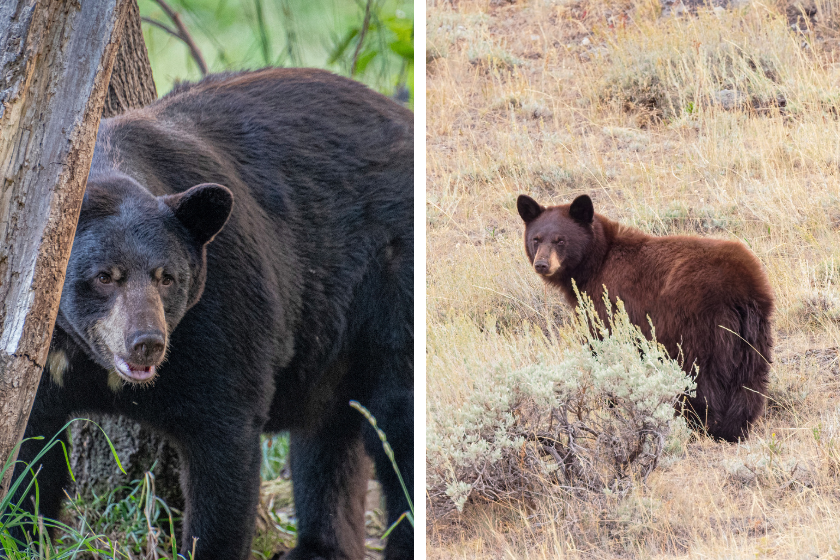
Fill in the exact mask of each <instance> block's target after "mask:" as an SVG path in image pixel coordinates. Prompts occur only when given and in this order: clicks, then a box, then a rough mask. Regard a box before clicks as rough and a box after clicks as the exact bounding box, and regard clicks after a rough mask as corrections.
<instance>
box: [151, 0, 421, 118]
mask: <svg viewBox="0 0 840 560" xmlns="http://www.w3.org/2000/svg"><path fill="white" fill-rule="evenodd" d="M139 6H140V15H141V16H142V17H143V35H144V38H145V41H146V46H147V48H148V50H149V58H150V60H151V64H152V70H153V72H154V77H155V85H156V86H157V90H158V93H159V94H160V95H163V94H165V93H166V92H168V91H169V90H170V89H172V85H173V84H174V83H175V82H176V81H178V80H198V79H200V78H201V76H202V69H201V67H200V63H199V62H197V61H196V57H195V56H194V55H193V54H191V49H190V47H189V46H188V44H187V42H185V41H184V40H182V39H181V38H179V37H176V36H175V35H176V34H177V32H178V27H177V24H176V22H174V21H173V19H172V18H171V17H170V15H169V14H167V9H166V8H167V7H169V8H171V10H172V11H174V12H175V13H177V14H178V17H179V19H180V21H181V23H183V26H184V28H186V30H187V31H188V34H189V36H190V38H191V40H192V41H193V43H194V44H195V46H196V48H197V50H198V51H199V52H200V53H201V55H202V57H203V59H204V61H205V63H206V67H207V71H209V72H211V73H212V72H222V71H226V70H245V69H254V68H261V67H264V66H310V67H314V68H323V69H326V70H330V71H332V72H335V73H337V74H341V75H343V76H352V77H353V78H355V79H357V80H359V81H361V82H363V83H365V84H367V85H368V86H370V87H372V88H373V89H376V90H377V91H379V92H381V93H383V94H385V95H389V96H392V97H394V98H395V99H397V100H399V101H401V102H404V103H407V104H408V105H409V106H412V105H413V99H414V63H413V60H414V5H413V2H412V1H410V0H355V1H353V0H166V1H165V2H159V1H158V0H139ZM164 27H166V28H168V30H165V29H164Z"/></svg>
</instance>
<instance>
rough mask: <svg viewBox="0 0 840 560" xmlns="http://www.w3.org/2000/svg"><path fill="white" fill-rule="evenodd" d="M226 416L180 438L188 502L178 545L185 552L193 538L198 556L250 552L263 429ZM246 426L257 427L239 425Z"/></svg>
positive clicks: (237, 559) (235, 556) (223, 557)
mask: <svg viewBox="0 0 840 560" xmlns="http://www.w3.org/2000/svg"><path fill="white" fill-rule="evenodd" d="M225 420H226V423H225V424H224V425H222V426H220V425H218V424H215V425H212V426H210V425H208V426H207V430H206V431H204V432H203V433H202V434H201V435H196V434H191V436H190V437H189V438H183V436H182V438H181V439H179V440H177V443H178V450H179V453H180V459H181V487H182V489H183V491H184V501H185V503H186V507H185V510H184V530H183V533H182V537H181V538H182V541H181V545H180V548H181V554H183V555H184V556H185V557H187V558H189V557H190V556H189V553H190V551H192V549H193V540H194V539H197V541H196V543H195V550H196V553H195V558H196V560H210V559H218V560H245V559H246V558H249V557H250V554H251V541H252V540H253V537H254V524H255V518H256V511H257V502H258V501H259V492H260V462H261V459H262V454H261V451H260V429H259V427H257V426H256V422H253V421H248V420H242V421H239V422H237V421H232V420H231V419H230V418H225ZM243 426H253V427H252V428H251V429H239V430H236V429H235V428H241V427H243ZM226 427H227V428H229V429H227V430H226V429H225V428H226ZM243 432H246V433H244V434H243ZM248 432H250V433H248Z"/></svg>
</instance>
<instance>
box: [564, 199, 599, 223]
mask: <svg viewBox="0 0 840 560" xmlns="http://www.w3.org/2000/svg"><path fill="white" fill-rule="evenodd" d="M569 216H570V217H571V218H572V219H573V220H574V221H576V222H580V223H581V224H584V225H587V224H591V223H592V218H594V217H595V209H594V208H593V207H592V199H591V198H589V196H588V195H585V194H582V195H580V196H579V197H577V198H576V199H574V200H573V201H572V205H571V206H569Z"/></svg>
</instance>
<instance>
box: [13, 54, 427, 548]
mask: <svg viewBox="0 0 840 560" xmlns="http://www.w3.org/2000/svg"><path fill="white" fill-rule="evenodd" d="M413 135H414V128H413V113H412V112H411V111H409V110H407V109H405V108H403V107H401V106H399V105H398V104H397V103H395V102H393V101H391V100H389V99H388V98H386V97H384V96H382V95H379V94H378V93H375V92H373V91H371V90H369V89H368V88H366V87H365V86H363V85H361V84H359V83H356V82H353V81H351V80H348V79H344V78H340V77H338V76H334V75H332V74H330V73H328V72H324V71H319V70H306V69H265V70H261V71H256V72H245V73H239V74H227V75H217V76H211V77H208V78H206V79H204V80H202V81H201V82H199V83H196V84H186V85H180V86H178V87H176V88H175V89H174V90H173V91H172V92H171V93H170V94H168V95H167V96H165V97H163V98H161V99H160V100H158V101H157V102H155V103H154V104H152V105H149V106H148V107H145V108H143V109H140V110H136V111H131V112H128V113H126V114H124V115H121V116H118V117H115V118H112V119H106V120H103V121H102V123H101V126H100V129H99V134H98V137H97V140H96V147H95V151H94V158H93V164H92V166H91V169H90V174H89V176H88V182H87V190H86V192H85V197H84V202H83V205H82V210H81V215H80V218H79V224H78V227H77V230H76V236H75V240H74V244H73V249H72V253H71V256H70V261H69V265H68V268H67V276H66V281H65V284H64V290H63V292H62V294H61V303H60V306H59V312H58V319H57V324H56V328H55V335H54V337H53V340H52V344H51V347H50V359H49V366H48V368H47V369H46V370H45V373H44V375H43V377H42V380H41V384H40V386H39V388H38V394H37V397H36V400H35V404H34V407H33V410H32V414H31V416H30V419H29V424H28V426H27V429H26V437H31V436H37V435H43V436H47V437H49V436H51V435H53V434H54V433H56V432H57V431H58V430H59V429H60V428H61V426H62V425H63V424H64V423H65V422H66V421H67V419H68V418H69V417H70V415H77V414H80V413H81V414H83V413H84V412H86V411H96V412H102V413H112V414H121V415H125V416H127V417H130V418H132V419H135V420H137V421H139V422H141V423H144V424H146V425H148V426H151V427H153V428H155V429H157V430H159V431H160V432H161V433H163V434H165V435H166V436H167V437H168V438H169V439H170V441H171V442H173V443H174V445H175V446H176V448H177V449H178V451H179V455H180V460H181V472H182V488H183V492H184V498H185V503H186V507H185V512H184V520H183V523H184V529H183V536H182V538H181V541H180V542H181V544H182V546H183V550H190V549H191V547H192V542H193V538H194V537H195V538H197V539H198V540H197V542H196V558H197V559H198V560H209V559H212V558H217V559H223V560H231V559H244V558H247V557H248V556H249V554H250V544H251V540H252V537H253V534H254V522H255V516H256V505H257V501H258V495H259V489H260V463H261V452H260V434H261V433H263V432H276V431H281V430H283V431H285V430H289V431H290V434H291V472H292V479H293V489H294V500H295V508H296V515H297V519H298V524H297V535H298V538H297V546H296V548H295V549H294V550H293V551H292V552H291V553H290V555H289V558H293V559H303V558H307V559H308V558H348V559H361V558H363V557H364V540H365V527H364V498H365V490H366V480H367V475H368V469H367V468H366V464H367V462H366V461H367V460H366V459H365V454H366V453H367V454H368V455H370V456H371V457H373V459H374V463H375V468H376V473H377V476H378V478H379V479H380V481H381V483H382V486H383V492H384V495H385V498H386V502H387V509H388V520H389V522H393V521H395V520H396V519H397V518H398V517H399V515H400V514H401V513H402V512H403V511H406V510H407V509H408V502H407V498H406V496H405V495H404V493H403V491H402V489H401V485H400V483H399V481H398V479H397V477H396V474H395V473H394V470H393V467H392V466H391V464H390V462H389V460H388V458H387V457H386V455H385V454H384V452H383V450H382V447H381V443H380V441H379V440H378V439H377V437H376V434H375V432H374V431H373V430H372V429H371V428H370V426H369V425H368V424H367V422H366V421H365V420H364V418H363V417H362V416H361V415H360V414H359V412H357V411H356V410H354V409H353V408H351V407H350V406H349V404H348V401H350V400H351V399H355V400H357V401H359V402H361V403H362V404H363V405H365V406H366V407H367V408H368V409H369V410H370V411H371V412H372V413H373V415H374V416H375V417H376V419H377V420H378V424H379V426H380V427H381V428H382V429H383V430H384V431H385V432H386V433H387V435H388V440H389V441H390V442H391V444H392V446H393V448H394V455H395V458H396V462H397V464H398V466H399V468H400V470H401V472H402V475H403V477H404V479H405V482H406V484H407V486H408V488H411V487H412V484H413V469H412V465H413V430H412V426H413V377H414V373H413V325H412V321H413V264H412V262H413V184H414V183H413V149H414V138H413ZM41 445H42V442H38V441H31V440H30V441H29V442H27V443H26V444H25V445H24V446H23V447H22V448H21V451H20V455H19V458H20V459H21V460H23V461H27V462H28V461H31V459H32V458H33V457H34V456H35V454H36V453H37V452H38V450H39V449H40V446H41ZM34 467H35V468H36V469H37V468H39V466H38V465H34ZM40 468H41V471H40V474H39V475H38V481H39V484H40V512H41V513H42V514H44V515H45V516H48V517H53V518H55V517H57V516H58V514H59V509H60V503H61V497H62V488H63V486H64V485H65V483H66V481H67V467H66V463H65V460H64V458H63V457H62V455H61V451H60V450H58V451H55V452H53V451H51V452H50V453H49V454H48V455H47V457H46V459H45V460H44V461H43V462H42V464H41V465H40ZM20 472H21V467H20V466H19V467H18V469H17V473H16V476H17V475H18V474H20ZM19 497H20V496H19ZM24 504H25V505H26V507H30V508H31V500H30V499H28V498H26V499H24ZM412 556H413V531H412V529H411V527H410V525H409V524H407V523H405V522H403V523H401V524H400V525H399V526H398V527H397V529H396V530H395V531H394V532H393V533H392V534H391V536H390V537H389V538H388V543H387V546H386V550H385V557H386V558H411V557H412Z"/></svg>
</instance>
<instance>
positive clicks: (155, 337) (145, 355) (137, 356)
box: [128, 331, 165, 366]
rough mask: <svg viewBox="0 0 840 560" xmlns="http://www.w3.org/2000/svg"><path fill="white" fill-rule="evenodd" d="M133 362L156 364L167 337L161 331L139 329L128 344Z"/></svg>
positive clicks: (147, 364) (137, 363)
mask: <svg viewBox="0 0 840 560" xmlns="http://www.w3.org/2000/svg"><path fill="white" fill-rule="evenodd" d="M128 347H129V351H130V352H131V356H130V359H131V362H132V363H134V364H136V365H142V366H149V365H156V364H157V363H158V362H159V361H160V358H161V356H163V349H164V347H165V339H164V338H163V333H162V332H160V331H139V332H136V333H134V335H133V336H132V337H131V342H130V343H129V345H128Z"/></svg>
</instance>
